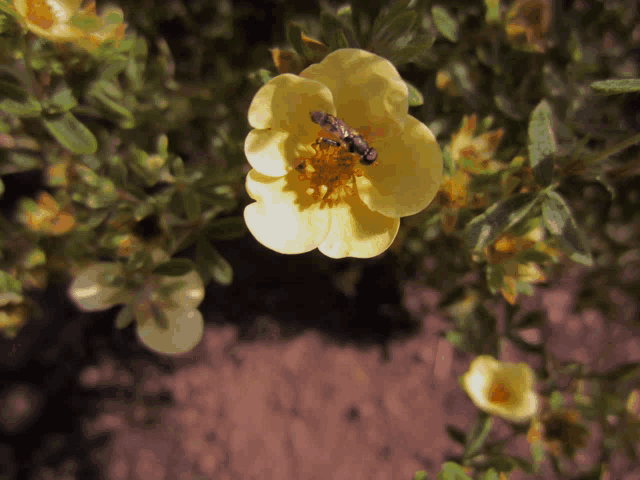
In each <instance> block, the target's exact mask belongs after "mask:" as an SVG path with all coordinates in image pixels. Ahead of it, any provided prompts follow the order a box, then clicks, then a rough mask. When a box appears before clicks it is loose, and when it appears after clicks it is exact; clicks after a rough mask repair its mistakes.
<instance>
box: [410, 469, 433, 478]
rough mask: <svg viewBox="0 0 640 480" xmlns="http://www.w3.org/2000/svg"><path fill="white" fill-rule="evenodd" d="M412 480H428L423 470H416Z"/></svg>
mask: <svg viewBox="0 0 640 480" xmlns="http://www.w3.org/2000/svg"><path fill="white" fill-rule="evenodd" d="M413 480H429V476H428V475H427V472H425V471H424V470H418V471H417V472H416V474H415V475H414V476H413Z"/></svg>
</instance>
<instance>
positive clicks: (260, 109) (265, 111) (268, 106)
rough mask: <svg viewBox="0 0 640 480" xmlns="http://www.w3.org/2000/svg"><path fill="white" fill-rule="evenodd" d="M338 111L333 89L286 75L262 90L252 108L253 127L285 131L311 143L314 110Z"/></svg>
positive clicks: (254, 100) (249, 115) (270, 82)
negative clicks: (310, 114) (312, 112)
mask: <svg viewBox="0 0 640 480" xmlns="http://www.w3.org/2000/svg"><path fill="white" fill-rule="evenodd" d="M318 109H324V110H325V111H327V112H329V113H334V112H335V107H334V106H333V98H332V96H331V92H330V91H329V89H328V88H327V87H326V86H324V85H322V84H321V83H318V82H316V81H314V80H309V79H306V78H302V77H299V76H297V75H292V74H290V73H284V74H282V75H278V76H277V77H275V78H272V79H271V80H269V81H268V82H267V83H266V84H265V85H263V86H262V87H261V88H260V90H258V91H257V92H256V94H255V96H254V97H253V100H252V101H251V105H250V106H249V113H248V117H249V124H250V125H251V126H252V127H253V128H257V129H261V130H266V129H269V128H270V129H274V130H283V131H286V132H289V133H291V134H292V135H294V136H296V137H301V141H302V143H311V141H313V139H314V138H315V137H313V138H312V135H313V133H314V131H311V130H309V129H310V128H311V127H312V126H313V123H312V122H311V119H310V117H309V113H310V112H311V111H312V110H318Z"/></svg>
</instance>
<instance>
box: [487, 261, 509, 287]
mask: <svg viewBox="0 0 640 480" xmlns="http://www.w3.org/2000/svg"><path fill="white" fill-rule="evenodd" d="M504 273H505V272H504V267H503V266H502V265H498V264H493V265H491V264H489V265H487V286H488V287H489V291H490V292H491V293H492V294H494V295H495V294H496V293H498V292H499V291H500V290H501V289H502V286H503V285H504Z"/></svg>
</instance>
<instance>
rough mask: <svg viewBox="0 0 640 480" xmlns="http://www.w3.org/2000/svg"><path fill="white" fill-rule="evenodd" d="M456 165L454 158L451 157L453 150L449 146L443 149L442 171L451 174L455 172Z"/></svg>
mask: <svg viewBox="0 0 640 480" xmlns="http://www.w3.org/2000/svg"><path fill="white" fill-rule="evenodd" d="M455 170H456V166H455V165H454V162H453V158H452V157H451V151H450V150H449V147H447V148H443V149H442V173H444V174H445V175H448V176H451V175H453V172H455Z"/></svg>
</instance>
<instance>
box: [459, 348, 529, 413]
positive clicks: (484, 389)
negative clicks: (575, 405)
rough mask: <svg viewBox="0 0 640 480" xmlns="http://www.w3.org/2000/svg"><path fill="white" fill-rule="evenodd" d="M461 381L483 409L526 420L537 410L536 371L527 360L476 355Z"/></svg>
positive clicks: (472, 399)
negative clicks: (514, 360)
mask: <svg viewBox="0 0 640 480" xmlns="http://www.w3.org/2000/svg"><path fill="white" fill-rule="evenodd" d="M460 382H461V384H462V387H463V388H464V390H465V391H466V392H467V395H469V397H470V398H471V401H472V402H473V403H474V404H475V406H476V407H478V408H479V409H480V410H483V411H485V412H487V413H489V414H492V415H498V416H500V417H502V418H505V419H506V420H510V421H514V422H523V421H526V420H529V419H530V418H531V417H533V415H535V413H536V411H537V410H538V403H539V402H538V395H537V394H536V393H535V391H534V390H533V387H534V382H535V374H534V373H533V370H532V369H531V367H529V365H527V364H526V363H518V364H513V363H503V362H500V361H499V360H496V359H495V358H493V357H491V356H489V355H481V356H479V357H476V358H475V359H474V360H473V362H471V366H470V367H469V370H468V371H467V373H465V374H464V375H463V376H462V377H461V379H460Z"/></svg>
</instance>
